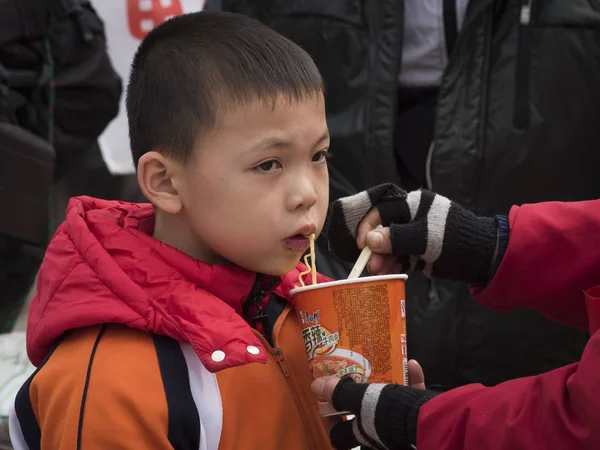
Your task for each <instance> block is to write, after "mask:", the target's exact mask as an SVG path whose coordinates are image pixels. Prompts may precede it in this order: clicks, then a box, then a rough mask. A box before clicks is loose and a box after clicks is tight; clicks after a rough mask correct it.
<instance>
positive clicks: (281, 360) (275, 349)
mask: <svg viewBox="0 0 600 450" xmlns="http://www.w3.org/2000/svg"><path fill="white" fill-rule="evenodd" d="M290 309H291V308H290V307H289V306H287V307H286V309H284V310H283V312H282V313H281V314H280V316H279V317H278V318H277V321H276V322H275V326H274V327H273V339H272V340H273V346H271V345H270V344H269V343H268V342H267V340H266V339H265V338H264V337H263V336H260V339H261V340H262V343H263V345H264V346H265V348H266V349H267V350H269V351H270V352H271V354H272V355H273V357H274V358H275V361H277V364H279V368H280V369H281V372H282V373H283V375H284V376H285V379H286V380H287V382H288V386H289V388H290V391H291V392H292V396H293V398H294V403H295V404H296V407H297V408H298V413H299V414H300V418H301V419H302V425H303V426H304V429H305V430H306V432H307V433H309V436H310V438H309V442H310V447H311V448H314V447H315V442H316V440H315V437H314V436H313V435H312V433H310V431H309V430H310V428H309V426H308V422H307V420H306V411H305V410H304V407H303V405H302V401H301V400H300V397H299V395H298V393H297V392H296V386H295V384H294V379H293V377H292V376H291V375H290V371H289V370H288V367H287V363H286V361H285V354H284V353H283V349H282V348H281V347H279V346H278V345H277V337H278V334H279V329H281V326H282V325H283V322H284V321H285V319H286V317H287V315H288V314H289V312H290Z"/></svg>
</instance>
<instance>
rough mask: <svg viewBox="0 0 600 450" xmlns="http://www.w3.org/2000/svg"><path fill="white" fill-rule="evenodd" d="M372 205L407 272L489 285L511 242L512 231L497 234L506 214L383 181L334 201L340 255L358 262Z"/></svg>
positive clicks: (331, 235)
mask: <svg viewBox="0 0 600 450" xmlns="http://www.w3.org/2000/svg"><path fill="white" fill-rule="evenodd" d="M373 207H376V208H377V209H378V210H379V213H380V216H381V222H382V225H383V226H389V227H390V240H391V248H392V254H393V255H395V256H396V257H398V260H399V262H400V263H402V269H403V270H404V271H408V270H422V271H423V272H424V273H425V275H427V276H433V277H438V278H448V279H452V280H456V281H464V282H467V283H471V284H484V283H486V282H487V281H488V280H489V278H490V276H491V275H492V274H493V272H494V269H495V268H496V267H497V265H498V263H499V262H500V260H501V258H502V256H503V254H504V250H505V249H506V246H507V243H508V231H507V232H506V233H501V234H499V233H498V223H497V222H498V221H502V223H504V224H506V218H505V217H502V216H499V217H497V218H496V219H494V218H487V217H477V216H476V215H475V214H473V213H471V212H469V211H467V210H465V209H464V208H462V207H461V206H460V205H458V204H456V203H454V202H452V201H450V200H448V199H447V198H446V197H443V196H441V195H437V194H434V193H433V192H430V191H426V190H419V191H413V192H410V193H407V192H406V191H404V190H402V189H400V188H399V187H397V186H395V185H393V184H383V185H380V186H376V187H374V188H371V189H369V190H367V191H363V192H360V193H358V194H356V195H353V196H351V197H344V198H341V199H339V200H337V201H336V202H334V203H333V206H332V209H331V212H330V215H329V218H328V224H327V232H326V233H327V236H328V239H329V243H330V247H331V248H332V250H333V251H334V252H335V253H336V254H337V255H338V256H339V257H340V258H342V259H345V260H347V261H352V262H353V261H355V260H356V258H357V257H358V255H359V249H358V248H357V246H356V238H357V231H358V225H359V224H360V222H361V221H362V220H363V218H364V217H365V216H366V215H367V213H368V212H369V211H370V210H371V209H372V208H373ZM506 230H508V228H507V226H506ZM499 237H500V239H499ZM495 255H496V257H494V256H495Z"/></svg>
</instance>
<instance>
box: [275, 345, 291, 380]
mask: <svg viewBox="0 0 600 450" xmlns="http://www.w3.org/2000/svg"><path fill="white" fill-rule="evenodd" d="M273 356H274V357H275V359H276V360H277V363H278V364H279V367H280V368H281V371H282V372H283V374H284V375H285V377H286V378H289V377H290V372H289V371H288V368H287V364H286V363H285V358H284V356H283V350H281V347H274V348H273Z"/></svg>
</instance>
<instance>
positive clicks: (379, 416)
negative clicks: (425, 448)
mask: <svg viewBox="0 0 600 450" xmlns="http://www.w3.org/2000/svg"><path fill="white" fill-rule="evenodd" d="M436 395H437V394H436V393H434V392H431V391H427V390H419V389H413V388H409V387H404V386H400V385H397V384H366V383H362V384H357V383H355V382H354V381H353V380H352V378H350V377H346V378H343V379H342V380H341V381H340V382H339V383H338V385H337V386H336V388H335V390H334V391H333V407H334V408H335V409H337V410H338V411H350V412H351V413H352V414H354V415H355V416H356V417H355V418H354V419H353V420H351V421H347V422H342V423H340V424H338V425H336V426H334V427H333V428H332V429H331V443H332V444H333V446H334V448H336V450H347V449H352V448H355V447H357V446H359V445H360V446H362V448H365V447H366V448H374V449H377V450H404V449H411V448H415V447H414V446H415V445H416V441H417V421H418V418H419V409H420V408H421V406H422V405H423V404H424V403H425V402H427V401H429V400H431V399H432V398H433V397H435V396H436Z"/></svg>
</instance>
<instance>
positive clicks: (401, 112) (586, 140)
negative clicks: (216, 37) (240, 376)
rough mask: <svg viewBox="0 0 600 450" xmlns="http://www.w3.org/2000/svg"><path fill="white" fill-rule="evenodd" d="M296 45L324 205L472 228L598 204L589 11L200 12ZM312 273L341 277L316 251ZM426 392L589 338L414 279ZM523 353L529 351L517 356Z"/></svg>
mask: <svg viewBox="0 0 600 450" xmlns="http://www.w3.org/2000/svg"><path fill="white" fill-rule="evenodd" d="M206 8H207V9H223V10H226V11H231V12H237V13H240V14H247V15H250V16H253V17H255V18H258V19H259V20H261V21H262V22H263V23H265V24H267V25H268V26H270V27H272V28H274V29H275V30H277V31H278V32H280V33H282V34H283V35H285V36H287V37H288V38H290V39H292V40H293V41H295V42H296V43H298V44H299V45H300V46H301V47H303V48H304V49H305V50H307V51H308V52H309V53H310V54H311V55H312V57H313V58H314V59H315V61H316V63H317V66H318V67H319V69H320V71H321V73H322V74H323V76H324V79H325V82H326V89H327V97H326V106H327V114H328V123H329V128H330V131H331V151H332V153H333V154H334V157H333V158H332V160H331V161H330V185H331V197H332V200H335V199H337V198H340V197H343V196H347V195H350V194H354V193H356V192H359V191H361V190H363V189H365V188H367V187H370V186H374V185H376V184H379V183H384V182H395V183H397V184H400V185H401V186H403V187H404V188H405V189H407V190H411V189H414V188H417V187H419V186H423V187H427V188H429V189H434V190H435V191H436V192H437V193H440V194H443V195H445V196H448V197H450V198H452V199H453V200H455V201H457V202H459V203H460V204H462V205H464V206H465V207H467V208H469V209H470V210H472V211H474V212H475V213H477V214H479V215H494V214H506V213H508V210H509V208H510V207H511V205H513V204H523V203H535V202H541V201H548V200H563V201H576V200H586V199H593V198H599V197H600V182H599V181H597V177H596V168H597V167H598V166H599V165H600V153H599V152H598V151H597V149H596V146H597V143H598V141H600V127H598V126H597V124H598V123H599V122H600V78H599V77H598V74H599V73H600V53H598V51H597V49H598V46H597V42H598V38H599V36H600V9H598V7H596V6H594V4H592V3H590V2H588V1H585V0H571V1H569V2H562V1H556V0H480V1H477V2H475V1H473V2H468V1H467V0H403V1H400V0H329V1H327V2H323V1H310V0H297V1H293V2H290V1H288V0H209V1H208V2H207V4H206ZM318 249H319V256H318V258H319V269H320V270H321V271H323V272H324V273H325V274H326V275H329V276H332V277H336V278H341V277H344V276H345V275H346V273H347V272H346V271H345V270H347V266H343V265H340V264H339V263H338V262H337V261H336V259H335V258H334V257H333V256H332V255H331V253H330V252H329V250H328V249H327V246H326V244H325V243H323V242H320V243H319V246H318ZM407 303H408V308H409V315H408V318H409V319H408V328H409V329H408V334H409V336H410V345H409V352H410V355H409V356H410V357H411V358H415V359H417V360H418V361H419V362H420V363H421V364H422V366H423V368H424V371H425V374H426V375H427V379H428V382H429V383H431V384H432V385H442V386H443V387H445V388H451V387H455V386H459V385H463V384H466V383H471V382H481V383H484V384H487V385H495V384H497V383H500V382H502V381H505V380H508V379H512V378H517V377H523V376H528V375H534V374H538V373H542V372H546V371H549V370H552V369H554V368H557V367H560V366H563V365H566V364H569V363H573V362H575V361H577V360H579V358H580V356H581V352H582V349H583V347H584V345H585V343H586V341H587V338H588V335H587V333H585V332H583V331H579V330H574V329H571V328H568V327H566V326H564V325H561V324H558V323H556V322H553V321H550V320H549V319H547V318H544V317H542V316H541V315H540V314H538V313H536V312H534V311H528V310H522V311H515V312H511V313H508V314H499V313H497V312H494V311H491V310H486V309H485V308H483V307H482V306H479V305H477V304H476V303H475V302H473V300H472V298H471V295H470V293H469V289H468V286H467V285H465V284H461V283H456V282H452V281H445V280H444V281H442V280H437V279H432V280H428V279H426V278H425V277H422V276H419V275H411V277H409V282H408V288H407ZM523 342H527V343H528V345H527V346H524V345H522V343H523Z"/></svg>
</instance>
